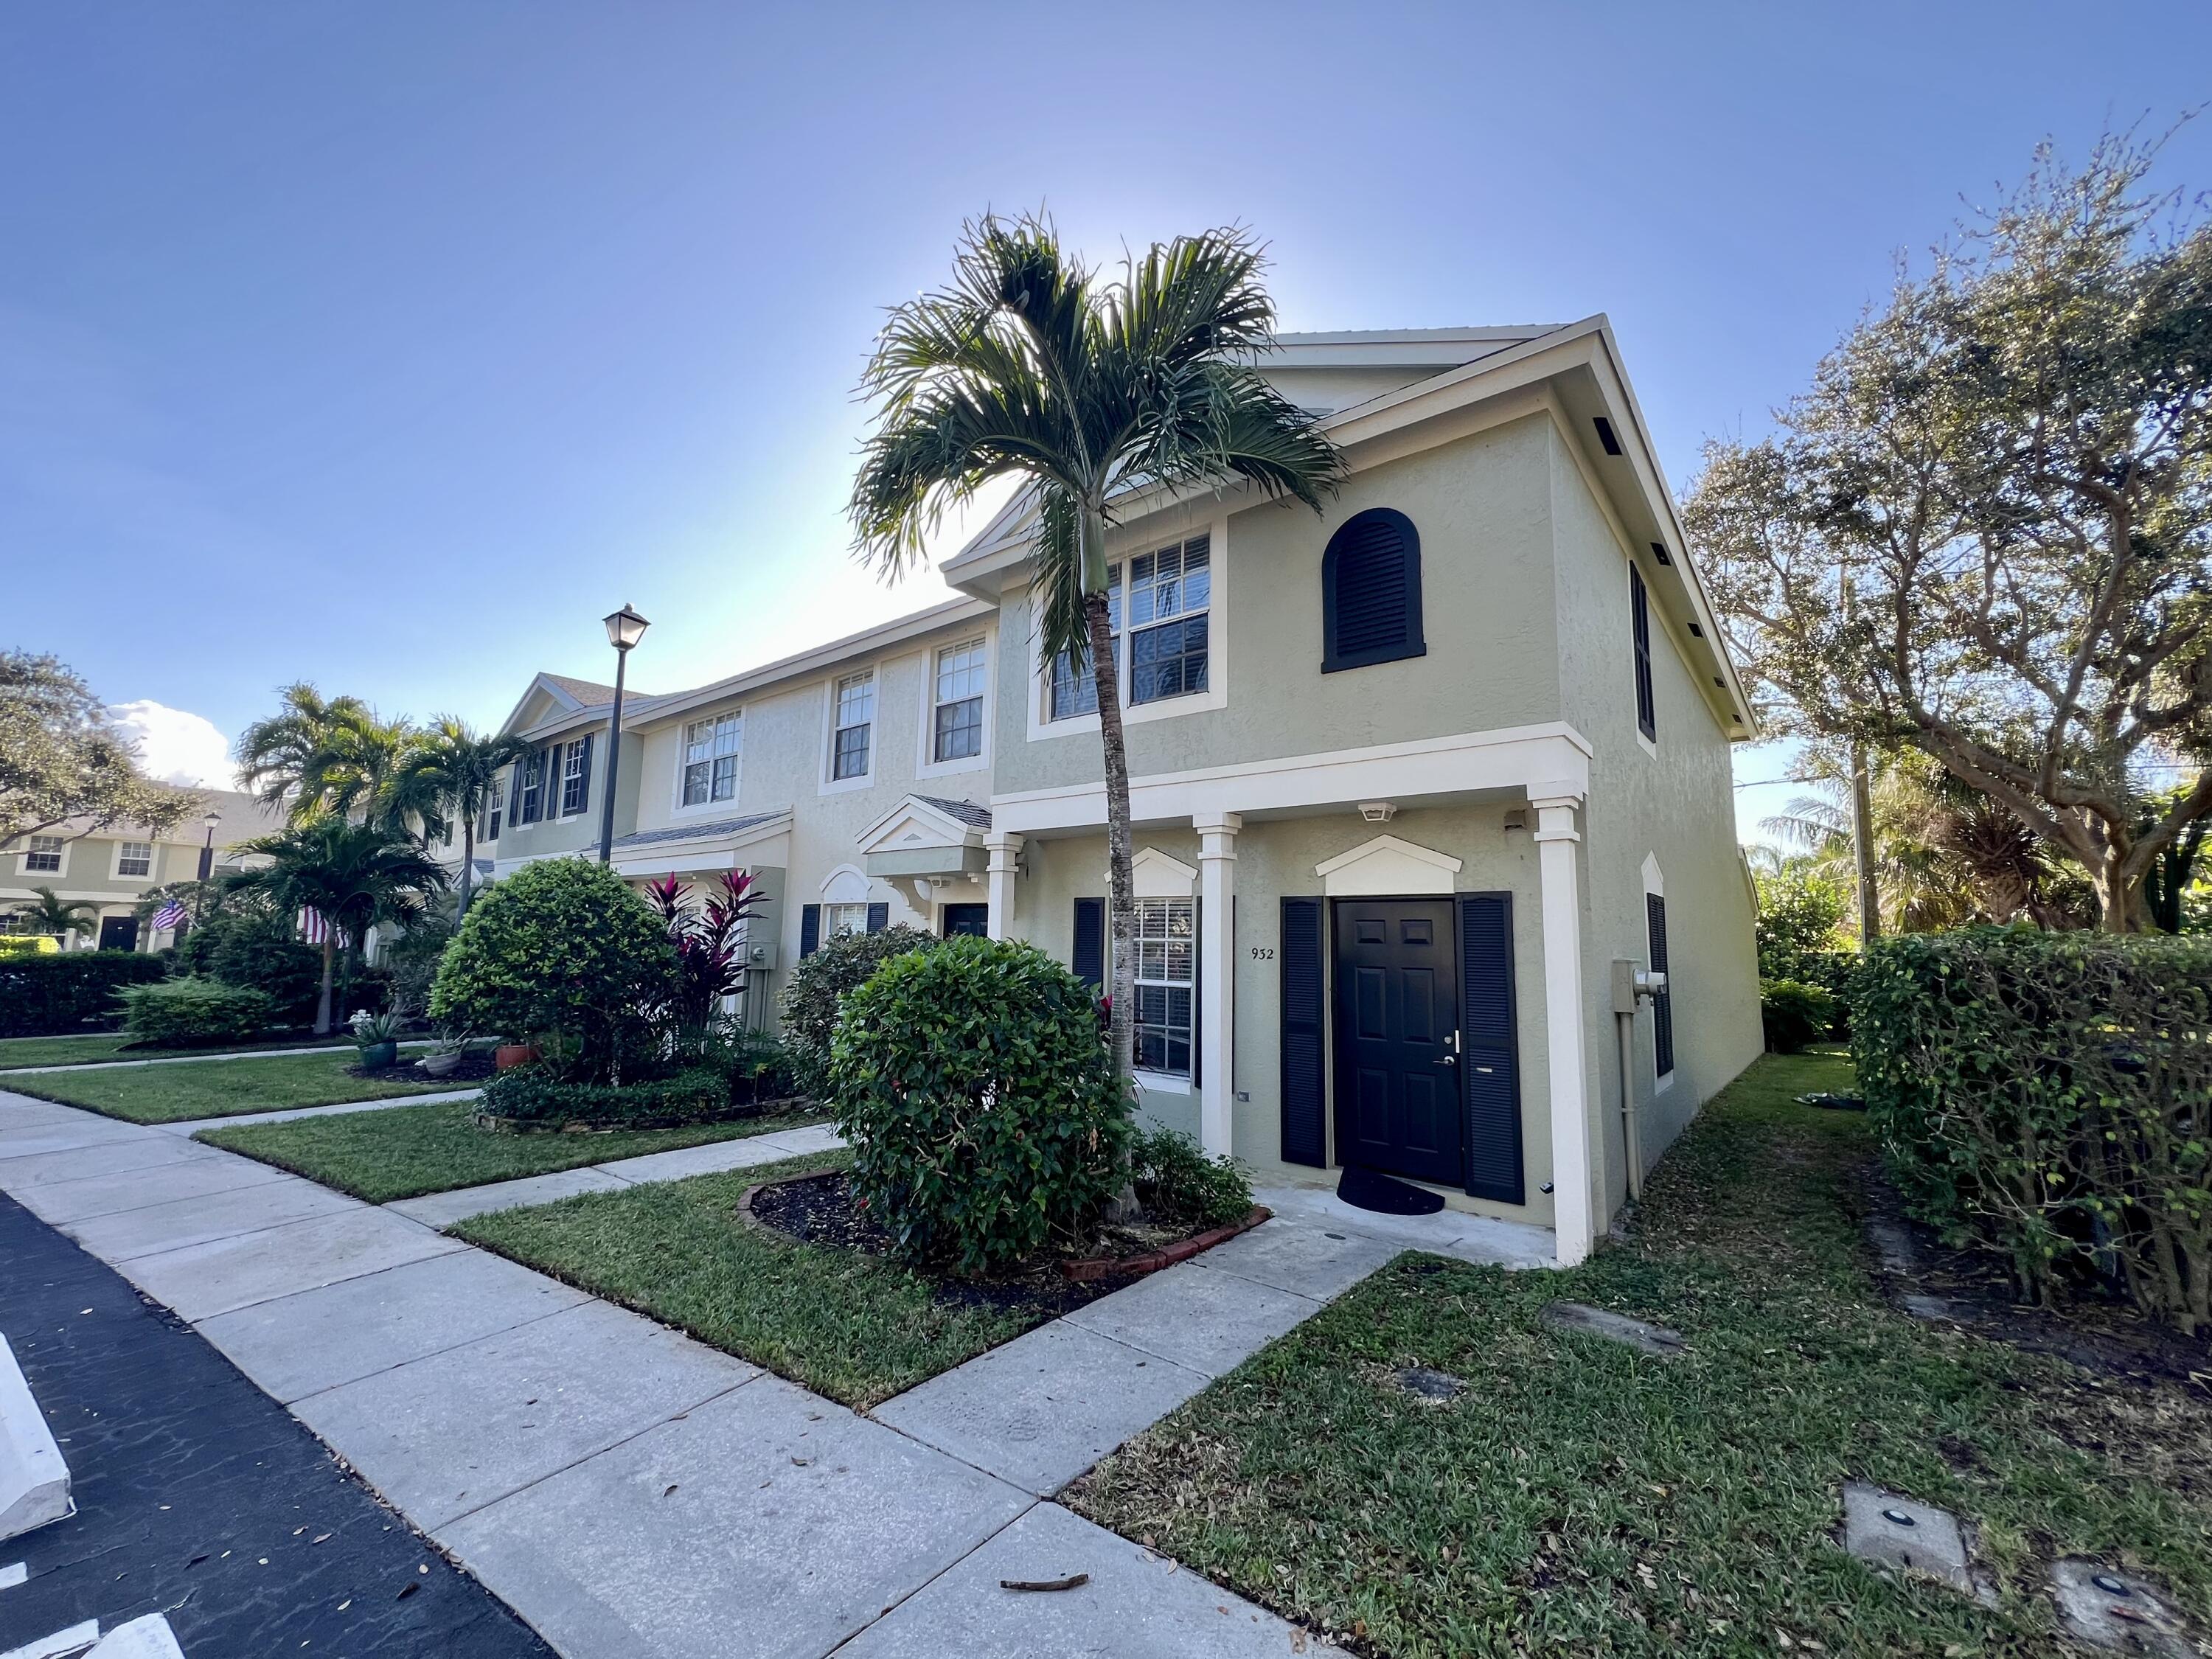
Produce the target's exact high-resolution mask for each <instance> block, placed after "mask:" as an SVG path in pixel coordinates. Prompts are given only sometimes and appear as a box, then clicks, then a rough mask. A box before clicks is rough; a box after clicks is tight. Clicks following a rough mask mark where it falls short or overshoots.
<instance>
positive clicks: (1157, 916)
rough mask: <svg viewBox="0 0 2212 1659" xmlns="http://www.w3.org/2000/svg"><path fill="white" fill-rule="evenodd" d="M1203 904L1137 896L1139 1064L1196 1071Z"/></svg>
mask: <svg viewBox="0 0 2212 1659" xmlns="http://www.w3.org/2000/svg"><path fill="white" fill-rule="evenodd" d="M1197 934H1198V907H1197V904H1196V902H1195V901H1194V900H1191V899H1187V898H1140V899H1139V900H1138V901H1137V933H1136V940H1135V944H1136V951H1137V1009H1136V1013H1137V1020H1136V1026H1137V1030H1136V1057H1135V1064H1136V1069H1137V1070H1139V1071H1140V1072H1156V1073H1161V1074H1163V1075H1165V1076H1168V1077H1184V1078H1187V1077H1188V1076H1189V1075H1190V1060H1191V1049H1192V1042H1191V1036H1192V1029H1193V1018H1194V1013H1195V1009H1196V1003H1197V981H1198V939H1197Z"/></svg>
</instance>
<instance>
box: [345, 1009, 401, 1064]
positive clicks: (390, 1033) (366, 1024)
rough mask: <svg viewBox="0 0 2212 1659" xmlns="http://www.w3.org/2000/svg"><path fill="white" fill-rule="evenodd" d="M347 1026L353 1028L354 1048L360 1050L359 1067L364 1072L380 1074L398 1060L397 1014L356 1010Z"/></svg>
mask: <svg viewBox="0 0 2212 1659" xmlns="http://www.w3.org/2000/svg"><path fill="white" fill-rule="evenodd" d="M349 1024H351V1025H352V1027H353V1041H354V1046H355V1047H356V1048H359V1049H360V1050H361V1066H362V1070H363V1071H365V1072H380V1071H382V1070H383V1069H384V1068H385V1067H386V1066H391V1065H393V1064H395V1063H396V1062H397V1061H398V1059H399V1016H398V1013H397V1012H390V1013H382V1014H372V1013H370V1012H368V1009H366V1008H356V1010H355V1011H354V1016H353V1018H352V1020H351V1021H350V1022H349Z"/></svg>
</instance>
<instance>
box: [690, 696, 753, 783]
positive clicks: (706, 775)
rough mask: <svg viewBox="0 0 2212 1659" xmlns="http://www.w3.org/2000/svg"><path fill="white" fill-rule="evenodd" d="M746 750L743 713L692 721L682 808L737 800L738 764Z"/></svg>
mask: <svg viewBox="0 0 2212 1659" xmlns="http://www.w3.org/2000/svg"><path fill="white" fill-rule="evenodd" d="M743 752H744V712H743V711H742V710H732V712H731V713H729V714H717V715H715V716H714V718H713V719H711V720H693V721H692V722H691V723H690V725H689V726H685V727H684V794H683V800H682V805H685V806H705V805H710V804H712V803H713V802H715V801H723V800H735V799H737V798H738V758H739V757H740V756H741V755H742V753H743Z"/></svg>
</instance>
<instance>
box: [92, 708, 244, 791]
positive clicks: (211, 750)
mask: <svg viewBox="0 0 2212 1659" xmlns="http://www.w3.org/2000/svg"><path fill="white" fill-rule="evenodd" d="M107 712H108V713H109V714H112V715H113V716H114V717H115V724H116V725H117V726H118V727H119V728H120V729H121V730H122V731H123V732H124V733H125V735H126V736H128V737H131V738H134V739H136V740H137V744H138V759H139V763H140V764H141V765H142V766H143V767H144V768H145V769H146V774H147V775H148V776H149V777H155V778H159V779H161V781H162V782H164V783H181V784H185V785H188V786H190V787H193V788H197V789H235V788H237V787H238V781H237V778H236V776H235V775H234V772H233V771H232V769H231V762H230V739H229V738H226V737H224V736H223V734H222V732H219V731H217V730H216V726H215V722H214V721H212V720H208V719H207V718H206V717H205V716H204V715H200V714H187V713H186V712H185V710H183V709H181V708H169V707H168V706H167V704H165V703H158V702H153V701H151V700H150V699H144V698H142V699H141V700H140V701H138V702H118V703H115V704H112V705H111V706H110V708H108V711H107Z"/></svg>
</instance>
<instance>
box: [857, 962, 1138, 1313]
mask: <svg viewBox="0 0 2212 1659" xmlns="http://www.w3.org/2000/svg"><path fill="white" fill-rule="evenodd" d="M829 1081H830V1089H829V1103H830V1106H831V1109H832V1111H833V1112H834V1114H835V1115H836V1121H837V1127H838V1129H839V1130H840V1131H841V1132H842V1133H843V1134H844V1135H845V1137H846V1138H847V1139H848V1140H850V1141H851V1142H852V1144H853V1182H854V1188H856V1189H857V1190H858V1192H859V1194H860V1197H861V1199H862V1200H864V1201H865V1202H866V1205H867V1206H868V1208H869V1209H870V1211H871V1212H872V1213H873V1214H874V1215H876V1216H877V1217H878V1218H879V1219H881V1221H882V1222H883V1224H884V1226H885V1227H887V1228H888V1229H889V1230H890V1234H891V1238H892V1241H893V1243H894V1246H895V1247H896V1249H897V1250H898V1251H899V1252H900V1254H902V1255H906V1256H908V1257H911V1258H914V1259H916V1260H921V1261H933V1262H942V1263H944V1264H945V1265H947V1266H949V1267H951V1268H952V1269H953V1270H954V1271H956V1272H958V1273H981V1272H985V1271H987V1270H988V1269H991V1268H994V1267H1004V1266H1006V1265H1007V1264H1009V1263H1012V1262H1014V1261H1019V1260H1021V1259H1022V1258H1023V1257H1025V1256H1029V1255H1034V1254H1036V1252H1037V1251H1039V1250H1041V1249H1043V1248H1044V1247H1045V1246H1046V1245H1047V1244H1048V1243H1050V1242H1051V1241H1052V1240H1053V1239H1054V1237H1069V1236H1072V1235H1073V1234H1074V1233H1075V1232H1076V1231H1078V1230H1079V1229H1080V1228H1082V1227H1083V1226H1084V1225H1086V1224H1087V1223H1088V1222H1089V1221H1090V1220H1091V1218H1092V1217H1093V1216H1094V1215H1095V1214H1096V1212H1097V1210H1098V1208H1099V1207H1100V1206H1102V1205H1103V1204H1104V1203H1105V1202H1106V1201H1107V1200H1109V1198H1111V1197H1112V1196H1113V1195H1114V1194H1115V1192H1116V1191H1117V1190H1118V1189H1119V1188H1120V1186H1121V1181H1122V1173H1121V1170H1122V1158H1123V1153H1124V1151H1125V1150H1126V1148H1127V1146H1128V1142H1129V1137H1130V1123H1129V1109H1128V1104H1127V1100H1126V1098H1125V1097H1124V1095H1123V1093H1122V1091H1121V1090H1120V1089H1119V1088H1117V1087H1116V1085H1115V1080H1114V1072H1113V1066H1112V1063H1111V1060H1110V1058H1109V1054H1108V1052H1107V1048H1106V1044H1105V1042H1104V1039H1103V1036H1102V1034H1101V1032H1100V1030H1099V1024H1098V1014H1097V1000H1096V997H1095V994H1093V992H1092V991H1091V987H1090V986H1089V985H1087V984H1086V983H1085V982H1084V981H1082V980H1080V979H1078V978H1077V977H1076V976H1075V975H1073V974H1072V973H1070V972H1069V971H1068V970H1067V969H1065V968H1063V967H1061V966H1060V964H1059V963H1056V962H1054V960H1053V959H1052V958H1051V957H1048V956H1046V955H1045V954H1044V952H1043V951H1039V950H1037V949H1036V947H1035V946H1033V945H1017V944H1011V943H1006V942H1002V941H998V940H993V939H946V940H945V941H944V942H942V943H941V944H939V945H938V946H937V948H936V949H934V950H928V951H908V952H907V953H906V954H904V955H901V956H896V957H892V958H891V959H890V961H888V962H886V963H884V965H883V966H882V967H881V968H879V969H877V970H876V972H875V974H874V975H872V976H871V977H870V978H869V980H868V981H866V983H865V984H863V985H860V986H859V987H856V988H855V989H854V990H853V991H852V992H850V993H849V994H847V996H846V998H845V1003H844V1012H843V1013H842V1014H841V1015H840V1016H839V1018H838V1020H837V1030H836V1036H835V1037H833V1038H832V1040H831V1042H830V1048H829Z"/></svg>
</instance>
